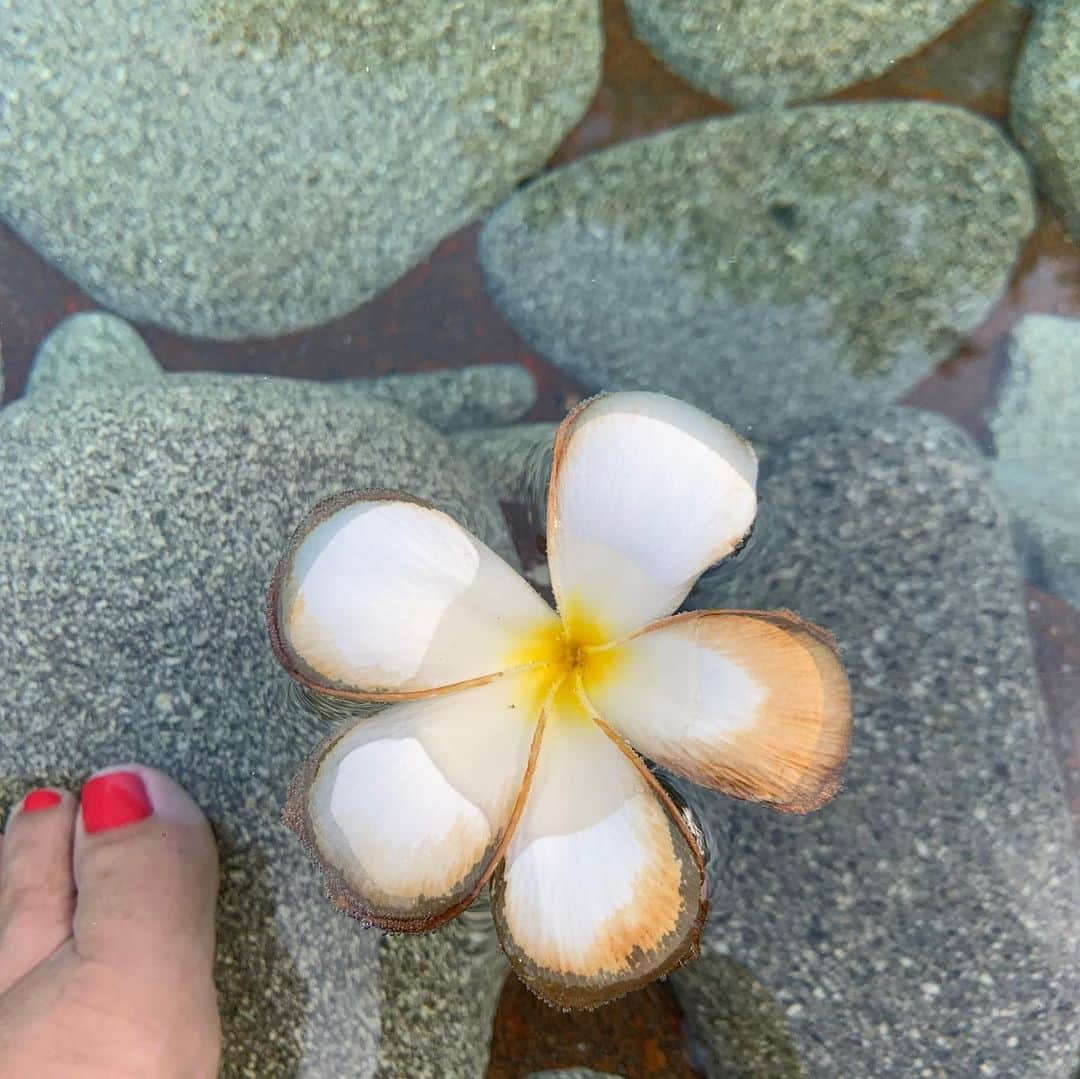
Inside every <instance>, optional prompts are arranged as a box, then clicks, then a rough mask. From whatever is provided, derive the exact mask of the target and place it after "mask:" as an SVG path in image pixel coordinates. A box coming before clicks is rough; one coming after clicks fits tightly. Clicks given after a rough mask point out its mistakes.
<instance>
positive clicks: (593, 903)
mask: <svg viewBox="0 0 1080 1079" xmlns="http://www.w3.org/2000/svg"><path fill="white" fill-rule="evenodd" d="M660 797H661V796H660V795H659V794H658V788H657V787H655V784H654V782H653V781H652V780H651V779H650V777H649V776H648V773H647V772H646V771H645V769H644V767H643V766H642V765H641V763H640V762H639V761H637V759H636V758H635V757H634V755H633V754H632V752H630V751H629V750H628V749H626V748H625V747H623V748H620V746H618V745H617V744H616V743H615V742H614V741H613V740H612V739H611V738H610V737H609V736H608V735H607V734H605V733H604V732H603V731H602V730H601V729H600V728H599V727H598V726H597V725H596V724H594V723H593V722H592V721H591V720H590V719H589V718H587V717H586V716H585V715H584V714H577V715H575V714H573V710H572V709H571V708H568V707H567V704H566V701H565V699H564V696H563V695H562V694H560V703H559V704H558V705H557V706H556V707H555V708H554V709H553V710H552V712H551V713H550V714H549V716H548V719H547V723H546V726H545V729H544V734H543V737H542V740H541V746H540V755H539V758H538V760H537V764H536V770H535V772H534V774H533V778H532V782H531V785H530V788H529V792H528V795H527V797H526V802H525V809H524V811H523V813H522V815H521V819H520V821H519V822H518V825H517V827H516V828H515V830H514V833H513V835H512V837H511V839H510V843H509V846H508V848H507V853H506V860H505V862H504V864H503V866H502V867H501V868H500V869H499V871H498V873H497V875H496V878H495V880H494V882H493V885H492V896H493V901H494V902H493V909H494V914H495V918H496V923H497V925H498V927H499V931H500V936H501V937H502V941H503V947H504V948H505V950H506V952H507V955H508V956H509V958H510V961H511V963H512V964H513V966H514V967H515V969H516V970H517V972H518V974H519V975H520V976H521V977H522V978H523V979H524V980H525V981H526V983H527V984H528V985H529V986H530V988H532V989H533V991H534V992H536V993H537V994H538V995H540V996H541V997H543V998H544V999H546V1000H548V1001H550V1002H552V1003H554V1004H558V1005H561V1006H564V1007H565V1006H572V1007H580V1006H585V1007H588V1006H595V1005H597V1004H601V1003H604V1002H605V1001H607V1000H610V999H613V998H614V997H617V996H621V995H622V994H623V993H625V992H627V991H629V990H630V989H633V988H636V987H637V986H639V985H642V984H644V983H645V982H647V981H650V980H652V979H653V978H655V977H658V976H659V975H660V974H663V973H665V972H666V971H668V970H670V969H672V968H673V967H675V966H677V965H678V964H679V963H680V962H681V961H682V960H683V959H684V958H686V956H687V955H688V954H689V953H690V952H691V951H692V950H693V948H694V947H695V946H696V940H697V933H698V929H699V926H700V920H701V918H703V916H704V909H703V906H702V890H703V877H702V873H703V869H702V866H701V862H700V854H699V852H698V851H697V849H696V847H693V848H692V847H691V845H690V842H689V840H688V837H687V835H686V834H685V833H684V832H683V830H682V829H681V828H680V826H679V825H678V824H676V822H675V819H674V818H673V817H672V815H671V814H670V813H669V812H668V809H667V808H666V806H665V804H664V803H662V802H661V800H660Z"/></svg>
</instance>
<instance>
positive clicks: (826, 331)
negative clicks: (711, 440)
mask: <svg viewBox="0 0 1080 1079" xmlns="http://www.w3.org/2000/svg"><path fill="white" fill-rule="evenodd" d="M884 178H887V182H886V181H885V179H884ZM1033 214H1034V211H1033V205H1032V196H1031V189H1030V182H1029V179H1028V175H1027V170H1026V167H1025V165H1024V162H1023V160H1022V158H1021V157H1020V156H1019V154H1017V153H1016V151H1015V150H1014V149H1013V148H1012V147H1011V146H1010V144H1009V143H1008V142H1007V141H1006V140H1005V139H1004V138H1003V137H1002V135H1001V134H1000V132H999V131H998V130H997V129H996V128H995V127H994V126H993V125H991V124H989V123H987V122H986V121H984V120H981V119H979V118H978V117H976V116H975V115H973V114H971V113H968V112H964V111H963V110H960V109H956V108H950V107H945V106H938V105H928V104H923V103H899V104H875V105H859V106H843V107H839V106H829V107H816V108H806V109H791V110H787V111H779V112H759V113H747V114H742V115H737V116H734V117H730V118H725V119H719V120H710V121H706V122H702V123H698V124H690V125H687V126H685V127H682V128H678V129H676V130H674V131H672V132H669V133H666V134H663V135H659V136H655V137H652V138H647V139H640V140H638V141H635V142H631V143H628V144H625V145H622V146H618V147H615V148H614V149H611V150H607V151H604V152H602V153H598V154H594V155H592V156H590V157H587V158H585V159H583V160H581V161H578V162H576V163H575V164H573V165H570V166H568V167H566V168H564V169H560V170H558V171H556V172H553V173H550V174H548V175H546V176H544V177H542V178H541V179H540V180H538V181H536V182H535V183H533V184H531V185H530V186H528V187H526V188H525V189H524V190H523V191H521V192H519V193H518V194H517V195H515V196H514V197H513V198H512V199H511V200H510V201H509V202H507V203H506V204H505V205H504V206H502V207H501V208H500V209H499V210H498V211H496V213H495V214H494V215H493V216H492V218H491V219H490V221H489V222H488V223H487V225H486V226H485V228H484V230H483V233H482V236H481V242H480V254H481V258H482V261H483V266H484V270H485V273H486V275H487V280H488V285H489V288H490V290H491V292H492V295H493V296H494V298H495V300H496V302H497V303H498V305H499V307H500V309H501V310H502V312H503V313H504V314H505V316H506V317H507V318H508V319H509V321H510V322H511V324H512V325H513V326H514V328H515V329H516V330H517V331H518V332H519V333H520V334H521V335H522V336H523V337H524V338H525V339H526V340H527V341H528V342H529V344H530V345H531V346H532V347H533V348H535V349H537V350H538V351H540V352H541V353H543V354H544V355H546V356H547V357H548V358H550V359H551V360H553V361H554V362H555V363H557V364H558V365H559V366H561V367H563V368H565V369H566V370H568V371H569V372H571V373H572V374H573V375H575V376H576V377H577V378H579V379H580V380H581V381H582V382H583V383H584V384H585V385H586V386H587V387H589V388H591V389H626V388H635V389H637V388H650V389H660V390H664V391H666V392H668V393H672V394H674V395H676V396H679V397H682V398H685V399H686V400H690V401H694V402H695V403H697V404H698V405H700V406H702V407H703V408H705V409H706V410H708V411H710V412H712V413H714V414H716V415H718V416H721V417H722V418H724V419H726V420H728V421H729V422H731V423H733V424H734V425H735V426H737V427H739V428H741V429H742V430H744V431H748V432H749V433H750V434H751V435H752V437H754V438H755V439H757V440H766V441H768V440H772V439H777V438H780V437H783V436H785V435H787V434H789V433H790V432H791V431H792V430H794V429H798V428H801V427H805V426H808V425H809V424H811V423H812V422H813V421H815V420H817V419H819V418H821V417H823V416H833V415H835V414H836V413H837V412H840V411H843V410H845V409H851V410H856V409H864V408H866V407H868V406H877V405H880V404H882V403H885V402H888V401H892V400H894V399H895V398H896V397H897V396H898V395H900V394H902V393H903V392H904V391H905V390H907V389H908V388H909V387H910V386H911V385H912V384H913V383H914V382H916V381H917V380H918V379H919V378H920V377H921V376H922V375H924V374H925V373H926V372H927V370H929V369H930V368H931V367H932V366H933V365H934V364H935V363H938V362H939V361H941V360H943V359H945V358H946V357H947V356H948V355H949V353H950V352H951V350H952V349H953V347H954V345H955V344H956V343H957V341H958V340H959V339H960V338H961V337H962V336H963V334H964V333H965V332H966V331H968V330H970V329H971V328H972V327H974V326H975V325H976V324H977V323H978V322H980V321H981V319H982V318H983V316H984V315H985V314H986V312H987V310H988V309H989V307H990V306H991V305H992V304H993V303H994V302H995V300H996V299H997V298H998V297H999V296H1000V294H1001V292H1002V290H1003V289H1004V287H1005V285H1006V283H1007V281H1008V277H1009V271H1010V269H1011V266H1012V263H1013V260H1014V258H1015V256H1016V253H1017V251H1018V248H1019V245H1020V242H1021V240H1022V239H1023V237H1024V236H1025V235H1026V234H1027V233H1028V232H1029V231H1030V229H1031V227H1032V224H1033V221H1034V216H1033ZM871 268H872V272H871Z"/></svg>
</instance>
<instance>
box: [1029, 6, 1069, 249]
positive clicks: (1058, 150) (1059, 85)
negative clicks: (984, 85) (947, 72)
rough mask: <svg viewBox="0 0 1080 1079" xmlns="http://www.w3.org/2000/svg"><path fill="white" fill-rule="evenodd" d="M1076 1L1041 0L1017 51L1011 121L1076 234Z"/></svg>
mask: <svg viewBox="0 0 1080 1079" xmlns="http://www.w3.org/2000/svg"><path fill="white" fill-rule="evenodd" d="M1078 71H1080V4H1077V3H1076V0H1042V2H1041V3H1040V4H1039V5H1038V13H1037V14H1036V17H1035V22H1034V23H1033V24H1032V27H1031V30H1030V31H1029V32H1028V36H1027V40H1026V41H1025V43H1024V51H1023V52H1022V53H1021V54H1020V63H1019V65H1018V66H1017V69H1016V79H1015V81H1014V83H1013V88H1012V125H1013V128H1014V129H1015V131H1016V134H1017V136H1018V138H1019V139H1020V142H1021V143H1022V144H1023V146H1024V149H1025V150H1027V152H1028V156H1029V157H1030V158H1031V161H1032V163H1033V164H1034V166H1035V171H1036V173H1037V174H1038V177H1039V182H1040V183H1041V184H1042V185H1043V186H1044V187H1045V188H1046V190H1047V192H1048V193H1049V195H1050V197H1051V198H1052V199H1053V200H1054V201H1055V202H1056V203H1057V204H1058V205H1059V206H1060V207H1061V208H1062V210H1064V211H1065V216H1066V218H1067V220H1068V222H1069V228H1070V229H1071V230H1072V233H1073V235H1074V236H1076V237H1078V238H1080V78H1078V77H1077V72H1078Z"/></svg>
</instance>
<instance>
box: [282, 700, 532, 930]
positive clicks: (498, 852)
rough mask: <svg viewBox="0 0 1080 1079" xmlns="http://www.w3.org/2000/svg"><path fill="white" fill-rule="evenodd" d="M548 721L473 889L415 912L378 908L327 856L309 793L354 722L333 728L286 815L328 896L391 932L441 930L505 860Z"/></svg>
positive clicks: (307, 764) (301, 773) (302, 773)
mask: <svg viewBox="0 0 1080 1079" xmlns="http://www.w3.org/2000/svg"><path fill="white" fill-rule="evenodd" d="M545 721H546V716H545V713H544V712H543V711H542V712H541V713H540V716H539V718H538V720H537V724H536V730H535V732H534V734H533V737H532V743H531V746H530V750H529V760H528V765H527V767H526V771H525V776H524V778H523V781H522V784H521V789H520V791H519V793H518V796H517V799H516V801H515V803H514V808H513V811H512V812H511V815H510V819H509V821H508V822H507V825H506V827H505V829H504V830H503V832H502V833H501V834H500V835H499V836H497V837H496V839H495V841H494V842H493V843H492V844H491V845H490V846H489V848H488V850H487V851H485V854H484V857H483V858H482V859H481V860H480V862H479V863H478V864H477V867H476V869H475V870H474V873H473V880H472V883H471V885H470V886H469V888H468V890H467V891H466V892H465V893H463V894H461V895H459V896H456V897H452V898H450V899H449V900H447V901H445V902H442V903H441V902H440V900H439V898H438V897H435V898H434V899H433V900H427V901H426V902H425V903H424V904H423V909H421V910H420V911H418V913H417V914H416V915H415V916H413V917H408V916H400V915H394V914H386V913H384V912H379V911H378V910H375V909H373V906H372V904H371V903H370V902H369V901H368V900H367V899H365V897H364V896H362V895H361V894H360V893H359V892H357V890H356V889H355V888H353V887H352V885H350V883H349V882H348V880H347V879H346V878H345V876H344V874H343V873H342V872H341V870H339V869H338V868H337V867H336V866H333V865H331V864H329V863H328V862H327V861H326V859H325V858H324V856H323V853H322V851H321V850H320V849H319V844H318V840H317V837H316V832H315V825H314V821H313V820H312V815H311V806H310V798H309V795H310V793H311V790H312V787H313V785H314V783H315V780H316V777H317V776H318V773H319V768H320V766H321V765H322V763H323V761H324V760H325V758H326V755H327V754H328V753H329V751H330V750H331V749H332V748H333V747H334V745H335V744H336V743H337V742H338V741H339V740H340V739H341V738H343V737H344V736H345V735H346V734H348V733H349V732H350V731H351V730H352V728H353V726H355V724H349V725H346V726H344V727H342V728H339V729H338V730H336V731H334V732H332V733H331V734H330V735H329V736H328V737H326V738H325V739H323V741H322V742H321V743H320V744H319V745H318V746H317V747H316V749H315V751H314V752H313V753H312V754H311V756H310V757H308V758H307V759H306V760H305V761H304V762H303V763H302V764H301V766H300V768H299V770H298V771H297V773H296V775H295V776H294V777H293V780H292V783H291V784H290V785H289V793H288V797H287V800H286V802H285V806H284V808H283V810H282V814H281V816H282V821H283V822H284V824H285V825H286V827H288V828H289V829H290V830H291V831H292V832H293V833H295V835H296V836H297V837H298V838H299V840H300V842H301V844H302V845H303V848H304V850H305V851H306V852H307V855H308V857H309V859H310V860H311V862H312V864H313V865H314V866H315V867H316V868H318V869H319V871H320V872H321V873H322V875H323V880H324V883H325V887H326V895H327V898H328V899H329V900H330V902H331V903H332V904H333V905H334V907H335V908H336V909H337V910H339V911H340V912H341V913H342V914H347V915H348V916H349V917H350V918H355V919H356V920H357V921H358V922H360V923H361V924H362V925H365V926H370V927H375V928H378V929H382V930H385V931H386V932H389V933H426V932H430V931H431V930H433V929H438V928H439V927H440V926H443V925H445V924H446V923H447V922H449V921H452V920H453V919H454V918H456V917H457V916H458V915H459V914H460V913H461V912H462V911H464V910H466V909H467V908H468V907H469V906H471V905H472V903H473V902H474V901H475V900H476V897H477V896H478V895H479V894H480V892H481V891H482V890H483V888H484V886H485V885H486V884H487V883H488V881H489V880H490V879H491V876H492V874H493V873H494V872H495V870H496V868H497V866H498V865H499V864H500V862H501V860H502V857H503V854H504V852H505V850H506V846H507V844H508V843H509V841H510V837H511V836H512V835H513V832H514V828H515V826H516V824H517V821H518V819H519V817H520V816H521V811H522V809H523V808H524V805H525V798H526V796H527V794H528V791H529V784H530V782H531V779H532V775H533V772H534V770H535V767H536V758H537V755H538V753H539V751H540V742H541V737H542V735H543V730H544V724H545ZM360 722H364V720H361V721H360Z"/></svg>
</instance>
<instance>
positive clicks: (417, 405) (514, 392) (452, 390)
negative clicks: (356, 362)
mask: <svg viewBox="0 0 1080 1079" xmlns="http://www.w3.org/2000/svg"><path fill="white" fill-rule="evenodd" d="M337 386H338V388H339V389H341V390H342V391H345V392H350V393H359V394H368V395H370V396H372V397H378V398H379V399H380V400H384V401H389V402H391V403H392V404H395V405H398V406H399V407H401V408H403V409H405V410H406V411H408V412H412V413H414V414H415V415H417V416H420V417H421V418H422V419H423V420H424V422H425V423H429V424H431V426H432V427H434V428H435V429H436V430H437V431H456V430H459V429H470V428H475V427H483V426H484V425H486V424H508V423H512V422H513V421H514V420H516V419H520V417H521V416H523V415H524V414H525V413H526V412H528V411H529V409H530V408H532V406H533V405H534V404H535V403H536V383H535V382H533V379H532V376H531V375H530V374H529V372H528V371H526V370H525V368H524V367H518V366H517V365H515V364H501V363H500V364H496V363H492V364H482V365H477V366H475V367H463V368H457V369H454V370H449V371H430V372H421V373H418V374H409V375H382V376H379V377H378V378H357V379H349V380H347V381H344V382H339V383H337Z"/></svg>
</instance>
